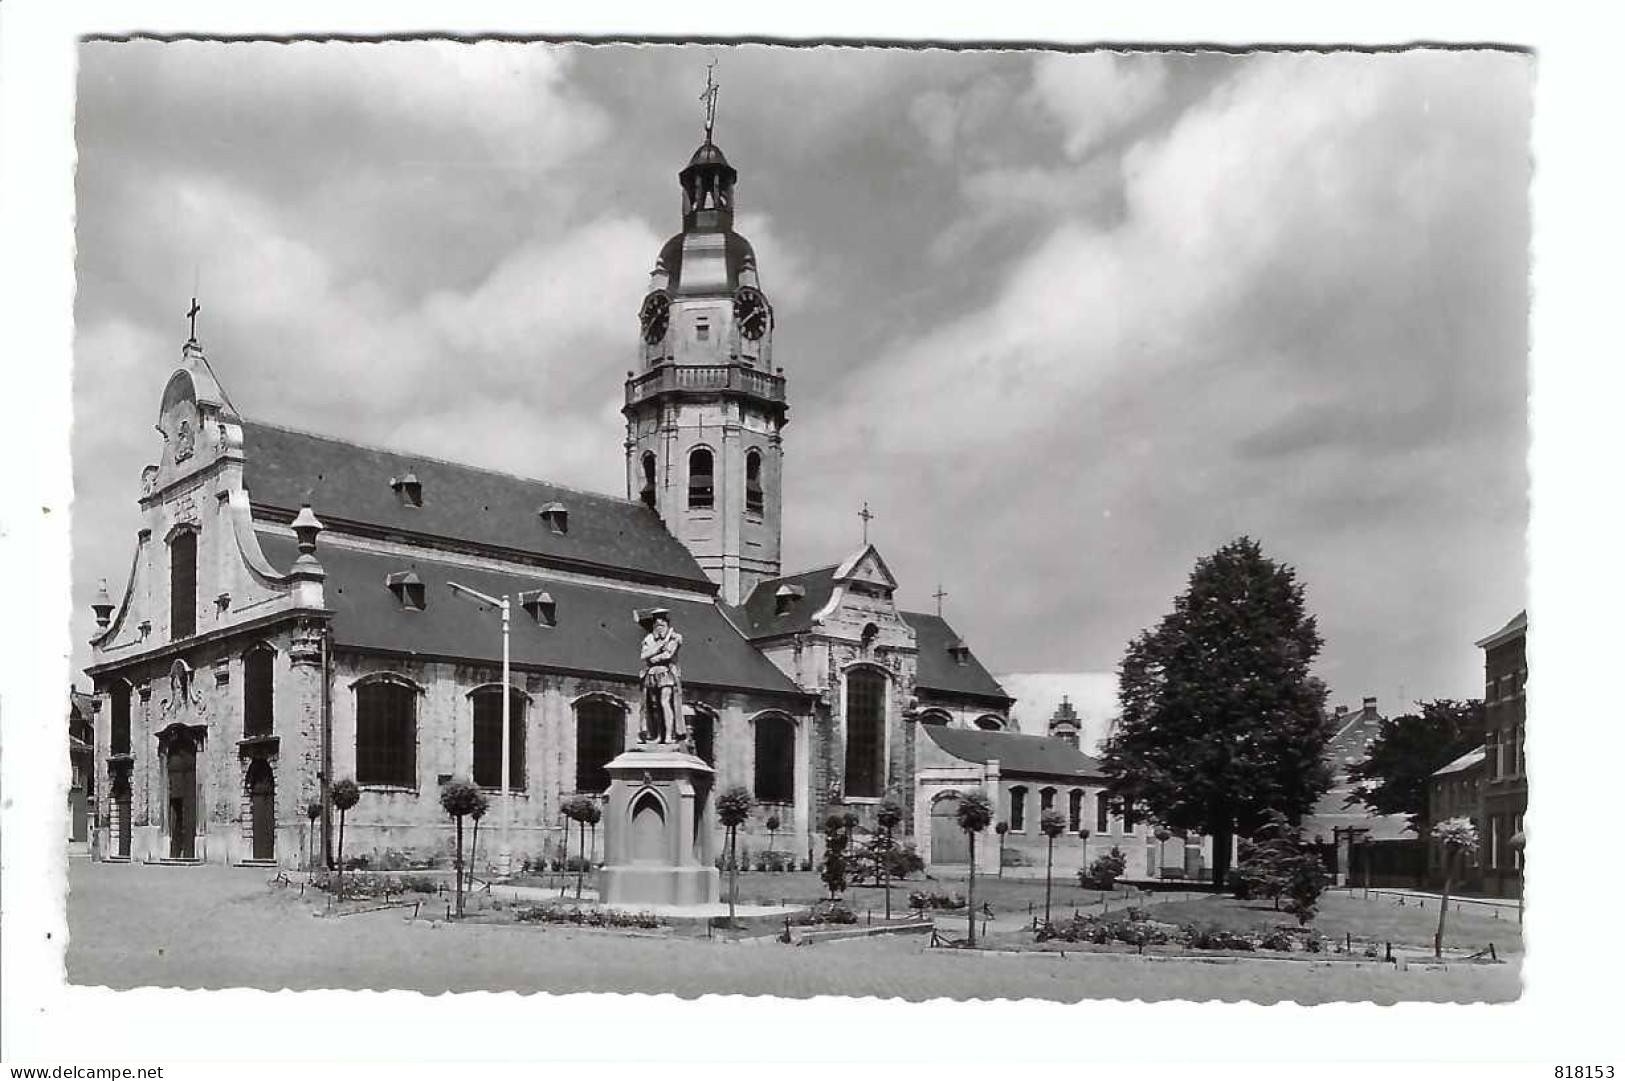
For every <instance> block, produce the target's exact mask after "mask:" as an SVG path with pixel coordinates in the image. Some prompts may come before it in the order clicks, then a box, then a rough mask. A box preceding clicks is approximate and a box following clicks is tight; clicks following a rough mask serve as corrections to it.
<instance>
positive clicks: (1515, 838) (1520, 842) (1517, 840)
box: [1507, 830, 1525, 927]
mask: <svg viewBox="0 0 1625 1081" xmlns="http://www.w3.org/2000/svg"><path fill="white" fill-rule="evenodd" d="M1524 843H1525V838H1524V835H1523V830H1519V831H1518V832H1517V833H1514V834H1513V835H1512V836H1511V837H1509V838H1508V839H1507V844H1509V845H1511V846H1512V851H1514V852H1516V853H1517V854H1518V926H1519V927H1522V926H1523V846H1524Z"/></svg>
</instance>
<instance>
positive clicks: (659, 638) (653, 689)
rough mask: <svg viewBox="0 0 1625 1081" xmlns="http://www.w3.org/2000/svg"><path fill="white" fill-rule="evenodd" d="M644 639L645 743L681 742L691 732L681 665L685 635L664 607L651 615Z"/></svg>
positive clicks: (642, 740)
mask: <svg viewBox="0 0 1625 1081" xmlns="http://www.w3.org/2000/svg"><path fill="white" fill-rule="evenodd" d="M644 626H645V627H646V628H648V631H649V633H648V634H646V635H644V636H643V650H642V656H643V731H642V732H641V733H640V734H639V736H638V739H639V741H640V742H642V743H677V742H680V741H682V740H683V739H684V738H685V737H686V736H687V734H688V733H687V732H686V731H685V730H684V727H683V673H682V669H680V668H679V667H678V666H677V652H678V650H680V649H682V648H683V636H682V635H680V634H678V633H677V632H676V631H675V630H674V629H672V625H671V616H670V614H669V613H668V612H667V611H666V610H665V609H663V608H656V609H655V610H654V611H652V612H650V613H648V617H647V620H646V622H645V623H644Z"/></svg>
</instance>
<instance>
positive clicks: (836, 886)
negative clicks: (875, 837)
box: [818, 814, 852, 900]
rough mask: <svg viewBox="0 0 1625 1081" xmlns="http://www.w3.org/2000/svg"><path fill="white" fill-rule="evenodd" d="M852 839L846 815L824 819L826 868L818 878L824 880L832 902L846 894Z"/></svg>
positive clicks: (835, 815) (833, 815)
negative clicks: (848, 845)
mask: <svg viewBox="0 0 1625 1081" xmlns="http://www.w3.org/2000/svg"><path fill="white" fill-rule="evenodd" d="M851 839H852V834H851V830H850V827H848V825H847V823H846V816H845V815H839V814H832V815H830V816H829V817H828V818H826V819H824V866H823V868H822V869H821V870H820V871H819V873H818V877H819V878H821V879H823V881H824V887H825V888H826V889H828V890H829V896H830V900H834V899H835V897H836V896H837V895H838V894H842V893H845V892H846V882H847V877H846V876H847V866H848V864H847V855H846V846H847V844H848V842H850V841H851Z"/></svg>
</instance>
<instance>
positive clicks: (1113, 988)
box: [66, 860, 1519, 1003]
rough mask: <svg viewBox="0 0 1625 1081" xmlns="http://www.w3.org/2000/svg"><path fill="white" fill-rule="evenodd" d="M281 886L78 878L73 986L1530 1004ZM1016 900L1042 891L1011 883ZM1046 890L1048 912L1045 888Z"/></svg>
mask: <svg viewBox="0 0 1625 1081" xmlns="http://www.w3.org/2000/svg"><path fill="white" fill-rule="evenodd" d="M268 877H269V876H268V875H267V874H265V873H264V872H257V871H250V870H247V869H243V868H222V867H215V866H207V867H148V866H144V865H140V864H135V865H125V866H114V865H109V864H100V863H92V862H90V861H88V860H75V861H73V862H72V863H71V864H70V865H69V868H68V882H69V890H70V892H69V896H68V926H69V930H70V940H69V943H68V946H67V957H66V962H67V978H68V981H69V982H70V983H74V984H81V985H83V984H93V985H94V984H102V985H106V986H109V987H116V988H126V987H140V986H151V985H157V986H163V987H242V986H246V987H261V988H267V989H272V990H275V989H279V988H283V987H288V988H294V989H299V988H312V987H342V988H372V989H379V990H383V989H389V988H401V989H412V990H418V991H422V992H425V993H428V994H434V993H437V992H441V991H473V990H488V991H503V990H516V991H550V992H554V993H564V992H572V991H600V992H644V993H651V994H659V993H662V992H670V993H673V994H677V995H682V996H685V997H686V996H694V995H700V994H706V993H713V994H746V995H780V996H790V997H801V996H806V995H820V994H825V995H852V996H867V995H875V996H879V997H883V998H904V999H909V1000H914V1001H919V1000H922V999H928V998H935V997H939V996H953V997H959V998H998V997H1008V998H1028V997H1034V998H1045V999H1052V1000H1058V1001H1062V1002H1076V1001H1078V1000H1079V999H1086V998H1115V999H1125V1000H1127V999H1136V998H1138V999H1147V1000H1156V999H1171V998H1186V999H1196V1000H1201V999H1222V1000H1226V1001H1242V1000H1249V999H1250V1000H1253V1001H1258V1002H1277V1001H1297V1002H1302V1003H1311V1002H1328V1001H1346V1000H1356V1001H1358V1000H1370V1001H1375V1002H1379V1003H1390V1002H1396V1001H1404V1000H1424V1001H1443V1002H1474V1001H1484V1000H1490V1001H1508V1000H1511V999H1515V998H1517V997H1518V993H1519V977H1518V966H1517V965H1516V964H1509V965H1493V966H1491V965H1485V966H1467V965H1464V966H1456V967H1452V968H1450V969H1449V970H1447V971H1429V970H1423V969H1419V968H1412V969H1411V970H1410V971H1408V972H1401V971H1397V970H1395V969H1394V968H1393V967H1392V966H1389V965H1369V966H1367V965H1355V964H1342V965H1331V964H1313V963H1303V964H1283V963H1281V962H1279V961H1259V960H1241V961H1237V962H1234V963H1225V964H1216V963H1212V962H1190V961H1183V960H1178V961H1166V960H1164V961H1151V960H1148V959H1145V958H1135V957H1104V956H1097V957H1084V956H1078V957H1071V956H1069V957H1068V958H1066V959H1064V960H1059V959H1054V958H1040V959H1029V958H1019V957H1018V958H1005V957H998V956H992V957H989V956H985V955H984V956H976V955H969V954H966V953H964V952H963V951H955V950H932V949H930V948H929V947H928V945H927V944H926V942H925V941H924V940H922V939H921V938H920V937H919V936H911V937H908V938H880V939H859V940H852V941H847V942H835V943H829V944H826V945H820V946H811V947H792V946H782V945H780V944H779V943H777V942H774V941H772V940H771V939H768V940H765V941H762V940H758V941H755V942H750V943H742V942H731V941H726V940H722V939H718V940H714V941H713V940H710V939H706V938H683V937H675V936H657V937H653V938H651V937H632V936H627V935H619V934H615V933H613V932H607V931H588V930H581V929H575V928H561V927H531V926H522V925H506V926H497V925H492V924H486V923H475V922H470V923H461V924H450V925H448V924H445V923H441V922H438V921H436V922H433V923H431V922H429V921H426V920H418V921H407V920H405V919H403V918H402V916H401V913H400V911H399V910H387V911H383V912H376V913H369V914H361V915H353V916H345V917H341V918H317V917H316V916H315V915H314V914H313V912H314V910H315V908H316V907H317V905H316V904H314V903H313V902H311V901H309V900H308V899H301V898H300V897H299V895H298V891H297V890H295V889H270V888H268V887H267V885H266V879H267V878H268ZM767 877H768V876H767V875H765V874H756V875H750V876H747V879H746V880H747V881H749V880H751V879H766V878H767ZM807 877H809V878H811V877H813V876H807ZM814 881H816V879H814ZM978 884H979V885H980V883H978ZM1003 886H1004V887H1005V888H1007V889H1008V890H1010V891H1015V890H1018V889H1031V888H1032V884H1030V883H1012V882H1010V881H1009V880H1006V881H1005V883H1004V884H1003ZM1037 887H1038V891H1039V895H1040V896H1042V889H1043V883H1042V882H1040V883H1038V884H1037ZM939 888H940V887H939ZM1074 892H1075V889H1074ZM1016 896H1023V895H1016ZM1025 907H1026V906H1025V902H1024V901H1023V903H1022V909H1023V910H1025Z"/></svg>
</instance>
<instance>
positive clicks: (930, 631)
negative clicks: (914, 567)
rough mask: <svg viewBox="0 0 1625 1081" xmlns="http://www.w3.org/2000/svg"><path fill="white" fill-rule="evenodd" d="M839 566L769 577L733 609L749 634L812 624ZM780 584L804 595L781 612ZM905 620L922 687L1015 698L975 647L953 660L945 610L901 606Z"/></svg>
mask: <svg viewBox="0 0 1625 1081" xmlns="http://www.w3.org/2000/svg"><path fill="white" fill-rule="evenodd" d="M838 569H839V567H837V566H834V565H831V566H828V567H818V568H816V569H814V570H810V571H802V572H801V573H800V574H790V575H786V576H784V577H783V578H769V579H767V580H766V581H763V582H758V583H757V585H756V588H755V589H753V590H751V591H750V596H748V597H746V598H745V603H744V604H742V605H739V606H738V607H736V608H732V609H730V610H729V611H730V613H731V614H732V615H733V617H734V621H735V622H736V623H737V624H738V625H739V627H740V629H741V630H743V631H744V633H745V635H746V637H748V638H752V639H757V638H774V637H777V636H779V635H788V634H800V633H803V632H805V631H810V630H812V617H813V616H814V614H816V613H817V612H818V611H820V610H821V609H822V608H823V607H824V605H826V604H828V603H829V598H830V594H831V593H833V592H834V589H835V572H836V571H837V570H838ZM781 586H799V587H800V588H802V589H804V590H805V591H806V595H805V596H803V597H802V598H801V599H799V600H797V601H796V602H795V603H794V604H793V605H791V606H790V610H789V611H787V612H785V613H784V614H783V615H777V614H775V613H776V610H777V607H778V601H777V598H778V592H779V588H780V587H781ZM900 614H901V615H902V617H903V620H904V621H905V622H906V623H908V625H909V626H911V627H913V628H914V633H915V636H916V638H917V640H918V644H919V649H920V657H919V667H918V670H917V672H916V678H915V682H916V684H917V685H918V687H919V688H920V689H921V690H923V691H935V692H938V693H940V694H948V695H969V696H974V697H978V698H985V699H989V700H990V701H995V702H998V703H1000V704H1002V705H1008V704H1009V703H1011V702H1013V701H1015V699H1013V698H1011V697H1010V695H1009V693H1008V692H1006V691H1005V689H1004V688H1003V687H1002V686H1000V684H999V681H998V680H996V679H994V678H993V674H992V673H991V672H989V671H988V670H987V669H986V668H984V667H983V666H982V662H981V661H980V660H978V659H977V657H976V654H975V652H974V651H973V652H971V653H970V655H969V656H968V657H967V658H966V661H965V663H964V664H960V663H958V662H957V661H955V660H954V658H953V656H952V654H950V653H949V652H948V647H949V646H951V645H953V644H954V643H955V642H959V641H961V640H962V639H960V637H959V634H958V633H957V632H956V631H955V630H954V629H953V628H952V627H951V626H949V625H948V621H947V620H945V619H943V618H942V617H941V616H934V615H927V614H926V613H924V612H902V613H900Z"/></svg>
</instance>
